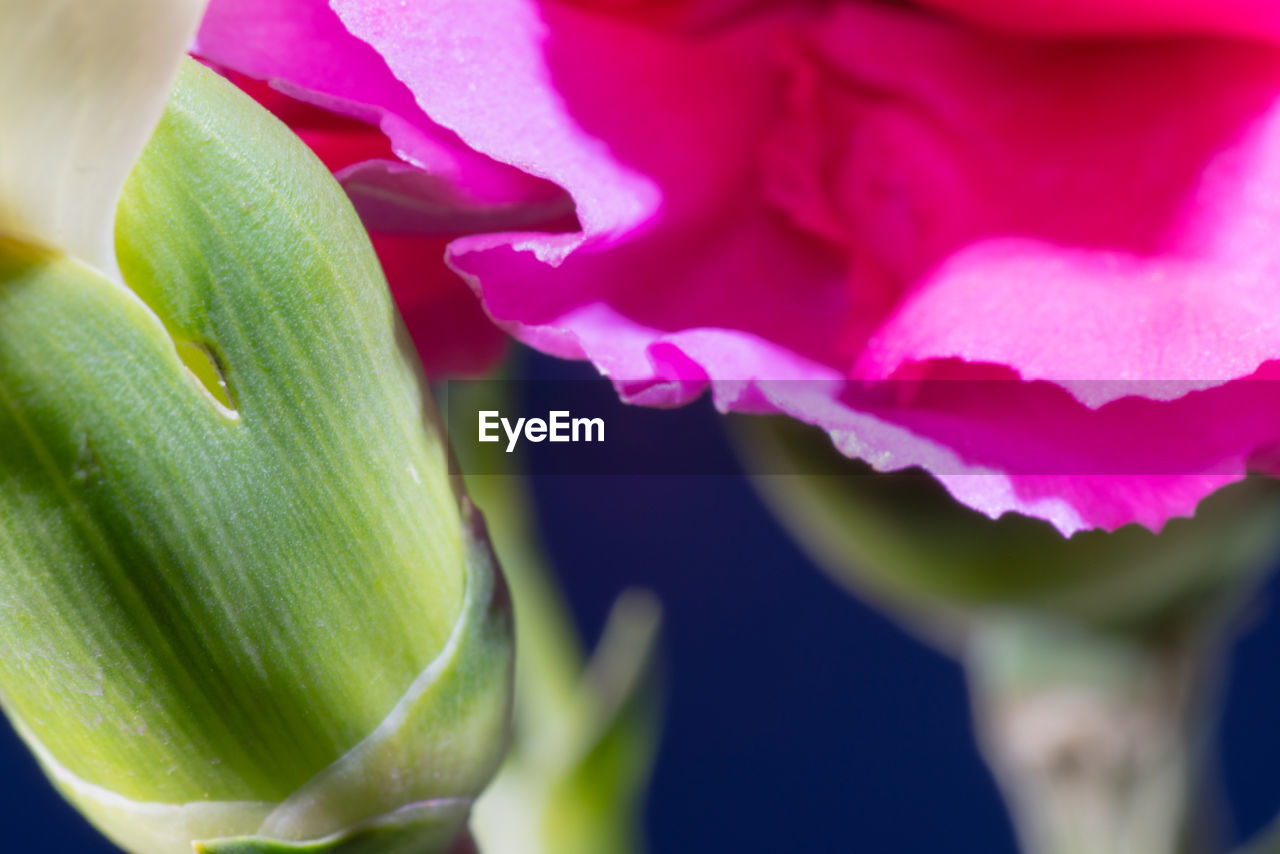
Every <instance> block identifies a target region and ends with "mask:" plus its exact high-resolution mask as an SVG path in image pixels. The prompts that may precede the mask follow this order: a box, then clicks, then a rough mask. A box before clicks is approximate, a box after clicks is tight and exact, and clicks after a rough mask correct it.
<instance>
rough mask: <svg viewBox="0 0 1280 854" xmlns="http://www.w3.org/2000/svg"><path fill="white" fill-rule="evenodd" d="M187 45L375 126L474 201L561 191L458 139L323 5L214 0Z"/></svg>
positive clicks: (537, 198) (413, 160) (539, 199)
mask: <svg viewBox="0 0 1280 854" xmlns="http://www.w3.org/2000/svg"><path fill="white" fill-rule="evenodd" d="M193 52H194V53H196V54H197V55H199V56H201V57H203V58H205V59H208V60H209V61H211V62H213V63H216V64H217V65H220V66H223V67H225V68H230V69H233V70H235V71H238V72H240V73H242V74H246V75H249V76H251V77H256V78H258V79H262V80H269V81H271V84H272V85H273V86H274V87H275V88H277V89H279V90H280V91H282V92H284V93H285V94H287V95H290V96H292V97H294V98H297V99H299V100H302V101H306V102H308V103H311V104H314V105H316V106H319V107H323V108H325V109H328V110H331V111H333V112H335V113H339V114H341V115H345V116H350V117H352V118H357V119H360V120H362V121H365V122H369V123H370V124H375V125H378V126H379V127H380V128H381V129H382V131H383V133H385V134H386V135H387V137H388V138H389V139H390V141H391V144H392V147H393V148H394V150H395V152H396V154H397V155H398V156H400V157H401V158H403V159H404V160H405V161H406V162H407V163H409V164H412V165H413V166H415V167H417V168H419V169H421V170H424V171H425V172H427V173H429V174H430V175H432V176H434V177H436V178H437V179H440V180H446V181H449V182H451V183H452V184H453V186H454V188H455V192H465V193H467V194H468V195H469V196H470V198H471V199H473V200H474V201H475V202H477V203H481V202H487V203H493V204H505V203H511V204H514V203H519V202H521V201H525V200H531V201H532V202H534V203H535V204H540V203H543V202H545V201H546V200H548V199H551V198H553V197H555V196H556V195H557V194H558V193H559V191H558V190H557V189H556V188H555V187H553V186H551V185H549V184H547V183H546V182H542V181H537V180H536V179H533V178H531V177H530V176H528V175H526V174H525V173H523V172H521V171H520V170H519V169H515V168H512V167H511V166H509V165H507V164H505V163H498V162H496V161H494V160H492V159H490V158H488V157H485V156H483V155H481V154H478V153H477V152H475V151H474V150H472V149H471V148H470V147H468V146H466V145H464V144H462V143H461V142H460V141H459V140H458V139H457V137H456V136H455V135H454V134H453V133H452V132H450V131H448V130H446V129H445V128H442V127H440V126H439V125H438V124H437V123H436V122H434V121H432V120H431V119H430V118H428V117H427V115H426V114H425V113H424V112H423V111H422V109H421V108H420V107H419V106H418V105H417V103H416V102H415V101H414V96H413V93H412V92H410V91H409V90H408V89H407V88H406V87H405V85H404V84H403V83H401V82H400V81H399V80H397V79H396V77H395V76H394V75H393V74H392V73H391V71H390V70H389V69H388V68H387V63H386V62H385V61H384V60H383V58H382V57H381V56H379V55H378V53H377V51H375V50H374V49H373V48H371V47H370V46H369V45H368V44H366V43H365V42H364V41H362V40H361V39H359V38H358V37H356V36H354V35H352V34H351V33H350V32H348V31H347V29H346V27H344V26H343V23H342V21H341V20H340V19H339V18H338V16H337V15H336V14H334V12H333V11H332V10H330V9H329V8H328V7H327V6H326V5H325V4H323V3H316V2H310V0H212V2H211V3H210V4H209V7H208V10H207V11H206V13H205V18H204V22H203V24H202V25H201V28H200V32H199V34H198V35H197V37H196V43H195V45H194V47H193Z"/></svg>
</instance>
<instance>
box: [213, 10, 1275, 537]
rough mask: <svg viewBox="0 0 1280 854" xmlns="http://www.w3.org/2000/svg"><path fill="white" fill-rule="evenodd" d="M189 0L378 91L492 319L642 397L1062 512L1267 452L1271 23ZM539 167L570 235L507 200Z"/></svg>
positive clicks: (1156, 514)
mask: <svg viewBox="0 0 1280 854" xmlns="http://www.w3.org/2000/svg"><path fill="white" fill-rule="evenodd" d="M939 3H940V4H945V5H950V6H955V7H957V8H960V7H963V8H965V9H966V10H967V11H971V12H974V13H975V14H979V13H980V14H986V15H989V16H991V17H993V18H996V19H999V20H1000V21H1002V22H1003V23H1019V22H1020V21H1019V20H1017V19H1018V14H1019V13H1017V11H1016V10H1017V8H1019V7H1018V6H1017V5H1016V4H1014V3H1012V2H1008V3H997V2H986V3H983V2H977V0H968V2H966V0H939ZM1037 5H1038V6H1039V7H1043V8H1045V9H1048V8H1049V7H1051V6H1052V7H1055V8H1058V9H1059V10H1065V9H1068V7H1070V8H1071V9H1072V10H1073V11H1070V12H1066V13H1063V14H1062V15H1060V16H1059V18H1058V20H1059V21H1060V22H1061V23H1062V29H1064V30H1069V31H1092V30H1097V31H1121V30H1126V31H1127V30H1130V29H1133V28H1135V27H1136V28H1138V29H1139V30H1142V31H1145V30H1146V29H1151V30H1152V31H1163V30H1176V29H1180V28H1185V27H1201V26H1203V27H1205V28H1207V29H1211V30H1213V31H1214V32H1219V31H1231V32H1236V31H1239V30H1241V29H1242V28H1243V29H1247V30H1248V31H1249V33H1250V34H1252V35H1257V36H1261V37H1264V39H1265V38H1269V37H1272V36H1275V35H1277V34H1280V29H1277V27H1276V26H1275V15H1274V14H1273V13H1271V12H1270V11H1269V5H1270V4H1268V3H1264V2H1262V0H1258V2H1252V0H1236V2H1235V4H1234V6H1233V4H1232V3H1230V2H1226V3H1219V4H1217V5H1213V4H1208V3H1204V4H1197V3H1191V2H1181V3H1172V4H1166V5H1164V6H1161V5H1160V4H1156V3H1145V2H1140V0H1130V1H1129V2H1127V3H1120V4H1110V3H1103V2H1102V0H1097V2H1089V3H1082V4H1076V5H1074V6H1072V5H1071V4H1065V3H1062V4H1054V3H1051V2H1049V0H1042V2H1040V3H1039V4H1037ZM1235 7H1247V8H1248V9H1249V10H1251V11H1250V15H1248V16H1243V17H1240V18H1232V17H1231V16H1230V15H1227V14H1225V13H1223V12H1222V11H1221V10H1222V9H1224V8H1235ZM1121 10H1124V11H1121ZM209 15H210V17H209V18H208V20H207V22H206V25H205V28H204V30H203V31H202V33H201V37H200V42H199V50H200V51H201V52H202V53H203V54H204V55H206V56H208V57H210V58H211V59H213V60H215V61H217V62H219V63H221V64H223V65H226V66H230V67H232V68H235V69H237V70H240V71H243V72H245V73H248V74H252V75H255V76H258V77H262V78H270V79H272V80H274V81H275V83H274V85H276V86H278V87H280V88H282V89H284V90H285V91H287V92H289V93H290V94H292V95H294V96H296V97H300V98H304V99H306V100H309V101H311V102H312V103H315V104H318V105H320V106H324V107H327V108H329V109H333V110H336V111H338V112H341V113H343V114H345V115H349V116H354V117H357V118H360V119H363V120H366V121H372V122H376V123H378V124H379V125H380V127H381V128H382V130H383V132H384V133H386V134H387V136H388V138H389V139H390V140H391V144H392V147H393V148H394V150H395V152H396V153H397V154H398V155H399V157H400V158H401V159H402V160H404V161H406V162H407V163H409V164H411V165H412V166H413V167H415V170H413V173H414V174H415V175H416V176H417V177H418V178H420V179H424V178H425V179H429V180H430V181H433V182H434V184H435V185H436V186H438V189H437V190H436V191H435V192H440V193H447V194H452V195H451V198H457V199H461V200H462V202H463V206H464V207H467V206H470V209H474V210H475V211H476V217H475V222H476V223H477V224H478V225H479V226H480V227H482V228H483V230H484V231H486V232H487V233H484V234H471V235H468V236H463V237H459V238H458V239H456V240H453V241H452V242H451V243H450V245H449V262H450V264H451V265H452V266H453V268H454V269H455V270H457V271H458V272H459V273H461V274H462V275H463V276H465V277H466V278H467V280H468V281H469V282H471V283H472V285H473V286H474V287H475V288H476V290H477V291H478V292H479V293H480V294H481V295H482V297H483V300H484V304H485V308H486V309H487V311H488V313H489V314H490V316H491V317H493V318H494V319H495V320H496V321H497V322H498V323H500V324H501V325H502V326H503V327H504V328H506V329H507V330H509V331H510V332H511V333H512V334H514V335H515V336H516V337H518V338H520V339H521V340H523V341H525V342H527V343H529V344H531V345H533V346H535V347H538V348H540V349H542V350H544V351H546V352H549V353H553V354H556V355H560V356H564V357H568V358H586V359H590V360H591V361H592V362H594V363H595V365H596V366H597V367H598V368H599V369H600V370H601V371H602V372H603V373H604V374H605V375H606V376H608V377H610V378H611V379H612V380H613V381H614V383H615V385H616V386H617V388H618V389H619V391H620V392H621V393H622V394H623V395H624V396H625V397H627V398H628V399H630V400H632V401H634V402H637V403H642V404H648V405H656V406H674V405H679V404H682V403H685V402H688V401H689V400H691V399H693V398H694V397H696V396H698V395H699V394H701V393H702V392H703V391H704V390H706V389H707V388H708V387H709V388H710V389H711V393H712V395H713V399H714V400H715V402H716V404H717V406H719V407H720V408H721V409H722V410H737V411H745V412H757V413H763V412H783V413H786V414H789V415H791V416H794V417H796V418H800V419H802V420H804V421H807V422H811V423H814V424H818V425H821V426H822V427H823V428H824V429H826V430H827V432H828V433H829V434H830V435H831V436H832V438H833V439H834V441H835V442H836V444H837V445H838V446H839V447H840V448H841V449H842V450H843V451H844V452H845V453H846V454H849V455H851V456H858V457H861V458H864V459H866V460H868V461H869V462H871V463H872V464H873V465H875V466H876V467H877V468H880V469H895V468H901V467H905V466H911V465H920V466H923V467H925V468H926V469H928V470H930V471H931V472H933V473H934V474H935V475H936V476H937V477H938V478H939V479H940V480H941V481H942V482H943V483H945V484H946V485H947V487H948V488H949V489H950V490H951V492H952V493H953V494H954V495H956V497H958V498H959V499H960V500H962V501H965V502H967V503H968V504H970V505H972V506H974V507H977V508H979V509H981V510H983V511H985V512H987V513H989V514H991V515H997V514H1000V513H1003V512H1006V511H1011V510H1013V511H1019V512H1023V513H1027V514H1031V515H1034V516H1039V517H1041V518H1044V519H1048V520H1050V521H1051V522H1053V523H1054V524H1055V525H1056V526H1057V527H1058V528H1059V529H1060V530H1062V531H1063V532H1071V531H1074V530H1077V529H1081V528H1089V527H1104V528H1115V527H1118V526H1120V525H1123V524H1126V523H1129V522H1135V521H1136V522H1140V523H1142V524H1145V525H1148V526H1150V527H1152V528H1159V527H1160V526H1161V525H1162V524H1163V522H1164V521H1165V520H1166V519H1168V518H1169V517H1171V516H1176V515H1185V514H1189V513H1191V512H1192V511H1193V509H1194V507H1195V505H1196V503H1197V502H1198V501H1199V500H1200V499H1201V498H1202V497H1204V496H1205V495H1207V494H1208V493H1210V492H1212V491H1213V490H1215V489H1217V488H1218V487H1220V486H1222V485H1224V484H1226V483H1229V482H1231V481H1234V480H1237V479H1239V478H1240V477H1242V476H1243V473H1244V472H1245V470H1246V467H1247V466H1249V465H1251V464H1253V465H1258V464H1261V463H1263V462H1265V459H1266V458H1268V457H1269V456H1271V455H1272V454H1273V453H1274V450H1275V448H1276V446H1277V439H1278V438H1280V398H1277V396H1276V395H1273V394H1271V392H1270V389H1271V388H1272V383H1271V382H1270V381H1269V380H1270V379H1273V378H1274V376H1273V375H1275V374H1276V373H1277V367H1276V363H1273V361H1272V360H1274V359H1277V358H1280V238H1277V235H1278V234H1280V105H1278V104H1277V101H1276V98H1277V95H1280V53H1277V52H1276V51H1275V50H1273V49H1272V48H1270V47H1268V46H1267V45H1265V44H1264V43H1263V42H1262V41H1259V42H1258V43H1246V42H1244V41H1232V40H1228V39H1225V38H1218V37H1210V36H1202V37H1197V38H1167V39H1166V38H1148V39H1145V40H1136V39H1132V38H1125V39H1112V40H1108V41H1046V40H1042V39H1036V40H1032V39H1026V38H1024V37H1019V36H1012V35H1001V34H999V33H997V32H994V31H993V32H987V31H983V30H980V29H977V28H975V27H974V26H972V25H969V24H964V23H961V22H959V21H958V20H957V19H955V18H953V17H950V16H942V15H938V14H935V13H931V12H925V11H921V10H917V9H911V8H905V7H897V6H890V5H886V4H881V3H875V2H861V1H860V0H843V2H833V3H822V2H813V3H808V2H799V0H796V2H769V0H759V2H753V0H706V2H675V0H672V2H647V3H642V2H627V0H592V1H591V2H587V0H580V2H576V3H569V2H552V0H543V2H538V0H487V2H485V3H474V2H466V0H433V2H427V0H410V2H402V0H332V1H331V3H330V8H325V7H323V6H319V5H317V4H314V3H302V2H296V0H272V2H270V3H258V2H252V3H251V2H248V0H215V2H214V3H213V4H212V7H211V9H210V13H209ZM1024 23H1025V22H1024ZM1050 29H1052V28H1050ZM402 168H403V167H402ZM381 169H382V170H383V172H382V174H385V175H393V176H394V175H396V174H397V173H396V169H395V168H394V167H393V166H391V165H385V166H383V167H381ZM529 176H537V179H536V180H535V179H534V178H531V177H529ZM557 187H558V188H562V190H563V191H564V192H565V193H567V194H568V196H569V197H571V198H572V202H573V204H574V206H575V208H576V214H577V220H576V222H574V223H572V226H571V227H570V228H569V229H568V230H564V231H561V232H559V233H550V229H549V227H547V226H546V223H545V222H544V223H540V224H539V230H533V229H531V228H530V225H529V223H527V222H526V223H518V222H517V223H513V222H511V221H510V216H509V213H510V211H512V210H527V209H528V205H529V204H530V202H537V203H540V204H545V205H547V206H548V209H554V206H555V205H556V204H558V203H560V202H562V201H563V198H562V197H561V196H559V195H557V193H558V191H557V190H556V189H555V188H557ZM415 192H416V191H415ZM356 195H357V196H358V193H357V194H356ZM406 196H407V197H413V193H406ZM521 206H523V207H521ZM504 216H506V219H504ZM473 230H481V228H476V229H473ZM1262 380H1268V381H1262Z"/></svg>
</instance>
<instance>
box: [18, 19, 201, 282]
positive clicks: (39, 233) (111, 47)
mask: <svg viewBox="0 0 1280 854" xmlns="http://www.w3.org/2000/svg"><path fill="white" fill-rule="evenodd" d="M204 6H205V2H204V0H38V2H37V0H0V235H2V236H6V237H14V238H18V239H21V240H24V241H30V242H33V243H39V244H42V245H44V246H47V247H50V248H54V249H58V250H61V251H63V252H66V253H67V254H69V255H72V256H74V257H76V258H79V259H80V260H82V261H84V262H86V263H88V264H90V265H92V266H94V267H96V268H97V269H99V270H101V271H102V272H104V273H106V274H108V275H109V276H111V277H112V278H114V279H118V278H119V276H118V272H117V267H116V260H115V249H114V237H113V233H114V223H115V209H116V202H117V200H118V199H119V197H120V191H121V189H122V188H123V187H124V182H125V178H126V176H128V174H129V170H130V169H131V168H133V163H134V161H135V160H137V159H138V155H139V154H140V153H141V152H142V148H143V146H144V145H145V144H146V142H147V139H148V138H150V136H151V132H152V131H153V130H154V129H155V126H156V123H157V122H158V121H159V118H160V113H161V110H163V108H164V103H165V100H166V98H167V97H168V95H169V89H170V87H171V86H172V83H173V78H174V75H175V74H176V73H177V69H178V62H179V60H181V58H182V56H183V54H184V52H185V51H186V48H187V45H188V44H189V43H190V41H191V39H192V37H193V36H194V34H195V30H196V27H197V26H198V24H199V22H200V17H201V15H202V14H203V12H204Z"/></svg>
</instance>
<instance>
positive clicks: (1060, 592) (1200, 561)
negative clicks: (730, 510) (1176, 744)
mask: <svg viewBox="0 0 1280 854" xmlns="http://www.w3.org/2000/svg"><path fill="white" fill-rule="evenodd" d="M735 428H736V430H737V438H738V446H739V449H740V452H741V453H742V454H743V455H744V458H745V460H746V461H747V465H748V467H749V469H750V470H753V471H764V472H795V473H794V474H766V475H758V476H756V477H755V483H756V486H757V488H758V490H759V492H760V494H761V495H762V497H763V498H764V499H765V501H766V502H767V503H768V504H769V505H770V507H771V508H772V509H773V511H774V513H775V515H776V516H777V518H778V519H779V520H781V521H782V523H783V524H784V525H785V526H786V527H787V528H788V529H789V530H790V531H791V533H792V534H793V535H794V536H795V537H796V540H797V542H799V543H800V544H802V545H803V547H804V548H806V549H807V550H808V551H809V552H810V554H811V555H812V556H813V557H814V559H815V560H816V561H817V562H818V563H819V564H820V565H821V566H823V567H824V568H825V569H826V570H827V571H828V572H830V574H831V575H832V576H833V577H835V578H837V579H839V580H840V581H842V582H844V583H846V584H849V585H850V586H852V587H855V588H857V589H858V590H859V591H862V592H867V593H870V594H871V595H873V596H878V597H879V598H881V599H883V600H884V601H885V602H886V603H887V604H889V605H890V606H891V607H893V606H896V607H897V608H898V609H899V611H900V612H901V614H902V616H904V617H905V618H906V619H907V620H908V622H910V623H912V624H913V625H914V626H915V627H917V628H919V629H921V630H922V631H923V632H924V633H925V634H926V635H929V636H931V637H933V638H935V639H937V638H939V636H941V639H943V640H944V641H945V640H947V639H948V638H951V637H954V635H955V634H957V633H961V634H967V631H968V629H969V628H970V627H971V624H972V622H973V620H974V619H977V618H980V617H983V616H984V615H986V614H989V613H992V612H1002V611H1032V612H1036V613H1039V614H1042V615H1046V616H1053V617H1054V618H1057V619H1063V620H1069V621H1076V622H1081V623H1086V624H1091V625H1098V626H1110V627H1113V628H1116V629H1122V628H1137V627H1140V626H1141V625H1143V624H1150V623H1158V622H1164V621H1168V620H1177V619H1179V618H1180V617H1181V616H1182V615H1183V614H1184V613H1186V612H1188V611H1191V610H1198V609H1202V608H1204V607H1206V606H1207V607H1211V608H1212V607H1215V606H1214V603H1219V604H1220V603H1221V601H1222V598H1223V596H1224V595H1225V596H1228V597H1230V596H1231V595H1233V592H1234V591H1235V590H1236V588H1237V587H1238V586H1239V585H1240V584H1243V583H1247V582H1248V581H1249V580H1250V579H1252V578H1254V577H1255V576H1256V575H1257V574H1258V573H1259V572H1260V571H1261V570H1263V569H1265V568H1266V567H1268V566H1269V565H1270V564H1271V562H1272V561H1273V560H1274V558H1275V555H1276V554H1277V551H1278V550H1280V524H1277V521H1280V484H1277V483H1276V482H1275V481H1273V480H1271V479H1270V478H1262V477H1254V478H1249V479H1247V480H1246V481H1244V482H1242V483H1239V484H1235V485H1233V486H1230V487H1227V488H1226V489H1223V490H1220V491H1219V492H1218V493H1216V494H1214V495H1212V496H1210V497H1209V498H1208V499H1206V500H1205V501H1204V502H1202V504H1201V506H1200V508H1199V509H1198V510H1197V512H1196V515H1195V517H1194V518H1190V519H1173V520H1171V521H1170V522H1169V523H1168V524H1167V525H1166V526H1165V528H1164V530H1163V531H1162V532H1161V533H1160V534H1158V535H1157V534H1154V533H1152V532H1151V531H1149V530H1148V529H1146V528H1144V527H1141V526H1139V525H1129V526H1126V527H1124V528H1121V529H1120V530H1118V531H1115V532H1112V533H1108V532H1104V531H1085V532H1081V533H1077V534H1075V535H1074V536H1072V537H1069V538H1068V537H1063V536H1062V535H1061V534H1059V533H1058V532H1057V531H1056V530H1055V529H1054V528H1053V527H1052V526H1051V525H1050V524H1049V523H1047V522H1044V521H1041V520H1038V519H1032V518H1029V517H1026V516H1020V515H1017V514H1012V513H1011V514H1007V515H1005V516H1002V517H1001V518H999V519H995V520H993V519H990V518H988V517H987V516H985V515H983V514H982V513H979V512H978V511H976V510H972V509H971V508H968V507H966V506H964V505H962V504H960V503H959V502H957V501H955V500H954V499H953V498H951V496H950V495H949V494H948V493H947V491H946V490H945V489H944V488H943V487H942V486H941V485H940V484H939V483H938V482H937V481H936V480H934V479H933V478H932V477H930V476H929V475H928V474H926V473H924V472H922V471H919V470H914V471H906V472H900V473H889V474H880V473H875V472H874V471H873V470H872V469H871V468H870V466H868V465H866V464H865V463H861V462H859V461H857V460H851V459H848V458H846V457H844V456H842V455H841V454H840V453H839V452H838V451H836V450H835V449H834V448H833V447H832V446H831V442H830V441H829V440H828V439H827V437H826V436H825V435H823V433H822V432H821V431H819V430H817V429H816V428H812V427H809V426H807V425H804V424H801V423H799V422H796V421H792V420H790V419H782V418H753V419H741V420H739V421H738V422H737V423H736V425H735ZM817 472H822V474H818V473H817Z"/></svg>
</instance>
